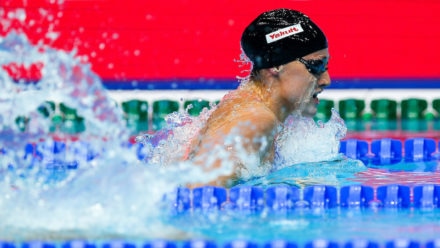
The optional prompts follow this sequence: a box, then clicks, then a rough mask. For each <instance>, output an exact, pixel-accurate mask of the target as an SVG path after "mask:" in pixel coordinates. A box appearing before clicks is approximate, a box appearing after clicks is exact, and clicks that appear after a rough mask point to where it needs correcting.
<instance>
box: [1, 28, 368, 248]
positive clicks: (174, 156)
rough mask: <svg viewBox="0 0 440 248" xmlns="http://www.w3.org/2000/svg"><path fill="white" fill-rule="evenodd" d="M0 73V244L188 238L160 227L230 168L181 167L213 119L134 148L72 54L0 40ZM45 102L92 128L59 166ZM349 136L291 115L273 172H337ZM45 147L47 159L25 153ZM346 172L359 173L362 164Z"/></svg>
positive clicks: (179, 126) (15, 36) (172, 126)
mask: <svg viewBox="0 0 440 248" xmlns="http://www.w3.org/2000/svg"><path fill="white" fill-rule="evenodd" d="M34 64H40V65H43V66H42V67H41V78H38V79H37V82H35V83H28V82H24V81H23V80H16V79H13V78H12V77H11V75H10V74H9V73H8V72H7V70H6V68H8V67H9V66H10V65H22V66H24V67H29V66H31V65H34ZM0 66H1V68H2V69H1V70H0V87H1V88H2V91H0V103H1V104H0V149H2V150H1V152H0V209H2V210H4V211H0V219H1V222H0V240H30V239H36V238H38V239H40V240H41V239H58V240H61V239H72V238H85V239H104V238H120V237H124V238H140V237H141V238H158V237H160V238H172V239H176V238H188V237H191V234H190V233H185V232H184V231H182V230H181V229H179V228H177V227H174V226H170V225H168V224H167V223H166V222H165V221H163V216H164V214H165V213H166V211H163V209H164V205H163V196H164V194H167V193H169V192H172V191H173V190H174V189H175V188H176V187H177V186H179V185H185V184H187V183H192V182H198V183H200V182H208V181H212V180H213V179H214V178H216V177H217V176H219V175H222V174H228V172H229V171H230V170H231V169H232V167H231V166H227V163H225V164H224V166H223V167H222V168H220V169H219V170H216V171H211V172H209V173H208V172H204V171H202V169H201V168H199V167H197V166H193V165H191V164H190V163H189V162H177V161H178V160H179V158H180V157H181V156H182V155H183V154H184V153H185V150H184V149H183V148H184V147H186V144H187V143H188V141H189V140H190V139H191V138H192V137H194V136H195V135H197V133H198V131H199V130H200V128H201V127H202V126H203V124H204V123H205V122H206V120H207V118H208V117H209V115H210V113H211V112H212V110H205V111H204V112H203V113H202V114H201V115H200V117H197V118H196V117H190V116H189V115H188V114H187V113H173V114H172V115H170V116H168V122H169V123H168V126H167V127H166V128H165V129H163V130H161V131H159V132H157V133H156V134H154V135H152V136H148V137H147V136H145V135H143V136H139V137H138V138H137V142H138V143H137V144H135V145H128V144H127V141H128V138H129V134H128V132H127V130H126V128H125V122H124V120H123V114H122V112H121V110H120V109H119V108H117V107H116V104H115V103H114V102H113V101H112V100H111V99H110V98H109V96H108V94H107V92H106V91H105V89H104V87H103V86H102V84H101V81H100V79H99V77H98V76H97V75H96V74H94V73H93V72H92V71H91V70H90V65H88V64H84V63H81V62H80V60H79V59H77V58H76V57H75V54H74V53H66V52H63V51H59V50H56V49H52V48H50V47H47V46H44V45H38V46H34V45H32V44H30V43H29V41H28V40H27V38H26V36H25V35H24V34H20V33H16V32H10V33H9V34H8V35H7V36H6V37H0ZM17 81H18V82H17ZM22 81H23V82H22ZM48 100H51V101H54V102H62V103H64V104H66V105H68V106H69V107H71V108H74V109H76V110H77V111H78V115H80V116H82V117H84V120H85V126H86V129H85V131H84V132H83V133H81V134H78V135H77V136H78V137H77V138H78V139H79V140H80V141H81V142H82V143H80V142H78V141H72V140H69V139H68V138H66V137H64V138H66V139H65V146H66V147H70V148H69V149H71V150H66V152H65V153H63V154H62V155H60V156H61V157H56V156H53V155H52V157H50V156H49V155H47V154H44V149H48V150H51V149H52V150H53V149H54V148H53V147H54V146H56V145H55V143H54V141H53V140H52V135H53V133H50V132H49V128H48V127H49V126H50V125H51V124H50V121H51V117H53V116H54V115H55V113H49V118H48V117H47V116H43V115H41V113H40V112H39V111H38V106H41V105H42V104H43V103H44V102H45V101H48ZM21 116H27V117H28V122H27V125H26V130H25V132H23V131H22V130H20V129H19V128H17V125H16V120H17V119H18V118H20V117H21ZM345 131H346V130H345V125H344V123H343V121H342V120H341V119H340V118H339V116H338V115H337V113H336V112H335V111H334V112H333V117H332V119H331V120H330V121H329V122H328V123H325V124H323V123H321V124H318V125H316V124H315V123H314V122H313V120H311V119H306V118H300V117H299V116H291V117H290V118H289V119H288V121H287V122H286V128H285V130H284V132H283V133H281V134H280V136H279V138H278V140H277V147H278V149H277V160H276V164H275V165H274V167H273V168H272V170H273V171H275V172H276V171H281V170H282V169H284V168H295V171H297V172H298V170H299V171H301V168H300V167H292V166H291V165H292V164H300V163H305V162H316V161H335V160H337V161H339V164H338V165H337V166H340V161H341V157H340V155H339V154H338V148H339V140H340V139H341V138H342V137H343V136H344V135H345ZM55 134H57V133H56V132H55ZM58 134H59V133H58ZM42 141H44V142H43V144H44V145H43V146H42V147H40V149H42V150H40V152H42V153H43V158H44V159H36V158H35V157H34V156H29V154H28V153H27V152H26V151H25V149H23V147H25V146H26V145H27V144H29V143H32V142H34V143H38V142H40V143H41V142H42ZM137 145H142V146H143V149H144V154H145V157H146V159H145V160H146V161H147V162H145V161H140V160H139V159H138V157H137V155H136V149H137ZM45 146H46V148H45ZM75 146H78V147H77V148H75ZM66 149H67V148H66ZM75 149H76V150H75ZM69 151H70V152H71V153H69ZM48 156H49V158H48ZM90 156H91V157H93V159H90ZM69 159H70V160H72V161H73V160H75V163H77V164H78V168H77V169H74V170H72V169H69V168H68V166H67V167H66V166H65V164H63V163H65V161H67V160H69ZM57 161H58V162H57ZM59 161H64V162H59ZM60 164H61V166H60ZM49 165H51V166H49ZM165 165H166V166H165ZM308 168H310V167H308ZM346 168H352V169H353V168H354V169H353V170H352V171H351V172H353V171H359V170H361V168H360V165H359V164H356V163H351V164H346ZM317 170H318V169H317ZM329 170H330V169H329ZM248 171H258V168H248ZM268 173H269V171H264V173H261V171H258V173H257V172H256V173H255V174H251V175H248V178H252V177H256V176H271V174H268ZM353 173H354V172H353ZM267 178H268V177H266V179H267ZM256 184H257V183H256ZM260 184H261V181H260ZM161 209H162V210H161ZM165 209H166V206H165ZM165 219H166V218H165Z"/></svg>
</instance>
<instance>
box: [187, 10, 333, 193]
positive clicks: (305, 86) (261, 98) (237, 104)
mask: <svg viewBox="0 0 440 248" xmlns="http://www.w3.org/2000/svg"><path fill="white" fill-rule="evenodd" d="M241 47H242V50H243V52H244V54H245V55H246V57H247V58H248V59H249V60H250V61H251V62H252V69H251V72H250V75H249V77H248V79H247V80H245V81H244V82H242V83H241V84H240V86H239V87H238V88H237V89H236V90H233V91H231V92H229V93H228V94H227V95H225V97H224V98H223V99H222V100H221V102H220V103H219V104H218V106H217V107H216V109H215V110H213V112H212V113H211V115H210V116H209V118H208V120H207V122H206V124H205V126H204V127H203V128H202V129H201V131H200V133H199V134H198V135H197V136H196V137H195V138H194V139H193V140H192V141H191V145H190V149H189V153H188V157H187V158H186V159H188V160H191V161H193V162H194V163H195V164H200V165H204V166H205V167H206V168H211V169H213V168H219V167H220V166H222V161H233V163H234V165H233V167H234V170H233V171H232V172H231V174H229V175H224V176H220V177H219V178H218V179H217V180H215V181H213V182H211V183H210V184H211V185H216V186H224V187H230V186H233V185H234V184H236V182H237V180H238V179H239V178H240V177H241V175H240V174H241V173H242V171H243V169H244V170H246V169H248V168H255V166H249V164H247V163H257V164H258V165H257V167H258V166H259V167H270V165H271V164H272V163H273V161H274V155H275V140H276V135H277V133H279V132H280V131H281V130H282V128H283V123H284V121H285V120H286V118H287V117H288V116H289V115H290V114H292V113H295V112H297V113H298V112H299V113H302V115H303V116H307V117H313V116H314V115H315V113H316V111H317V105H318V103H319V100H318V97H317V96H318V94H320V93H321V92H322V91H323V90H324V88H325V87H327V86H329V85H330V76H329V73H328V70H327V69H328V67H327V63H328V60H329V51H328V45H327V39H326V37H325V35H324V33H323V32H322V31H321V29H320V28H319V27H318V26H317V25H316V24H315V23H313V22H312V21H311V20H310V18H309V17H307V16H306V15H304V14H303V13H301V12H298V11H295V10H290V9H276V10H272V11H268V12H265V13H263V14H261V15H260V16H258V17H257V18H256V19H255V20H254V21H253V22H251V23H250V25H249V26H247V27H246V29H245V30H244V32H243V34H242V37H241ZM236 137H239V138H236ZM219 148H221V149H223V151H225V152H226V156H227V158H225V157H224V155H220V154H221V152H218V151H220V150H218V149H219ZM240 148H242V149H243V150H244V151H245V152H246V153H247V154H250V155H253V156H254V158H256V159H254V160H252V162H250V161H243V159H242V156H241V155H240V154H239V153H241V152H242V151H241V149H240ZM207 163H209V164H207Z"/></svg>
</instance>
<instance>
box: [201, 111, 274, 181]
mask: <svg viewBox="0 0 440 248" xmlns="http://www.w3.org/2000/svg"><path fill="white" fill-rule="evenodd" d="M238 121H240V120H238ZM241 123H242V125H238V126H234V127H232V126H227V125H225V126H223V127H221V128H219V129H218V130H217V132H215V133H214V134H208V135H207V137H205V139H206V140H205V141H204V142H203V143H204V145H203V146H200V147H198V149H197V152H196V153H195V158H196V159H195V160H193V161H194V162H195V164H200V165H204V166H206V164H205V163H206V160H207V159H206V156H216V155H217V154H212V149H213V147H214V146H216V145H221V146H223V145H224V143H225V138H226V135H223V134H225V133H234V134H236V135H238V136H240V137H242V138H243V139H242V140H243V141H244V142H243V148H244V149H245V150H246V152H248V153H252V154H258V155H259V156H260V160H261V162H262V163H267V162H269V163H270V162H272V160H273V152H272V151H273V137H274V131H275V127H276V125H277V121H276V120H275V117H274V116H271V115H263V114H262V115H260V116H258V118H250V117H249V116H242V120H241ZM233 128H234V130H232V129H233ZM264 143H266V144H264ZM263 146H266V147H263ZM225 148H226V150H227V151H228V154H229V155H228V158H226V159H228V160H229V161H233V162H234V164H235V165H234V167H235V168H234V171H233V172H232V173H231V174H229V175H225V176H220V177H218V178H217V180H215V181H213V182H210V183H209V184H210V185H216V186H228V185H230V183H231V182H232V183H233V182H234V181H236V180H237V179H238V178H237V171H238V170H239V169H240V168H242V167H244V164H243V162H242V161H241V160H240V159H239V156H238V153H239V152H240V151H237V150H236V148H235V147H234V146H226V147H225ZM222 159H225V158H220V157H217V158H216V159H215V161H214V163H213V164H211V165H210V168H212V169H215V168H219V167H220V166H221V163H222Z"/></svg>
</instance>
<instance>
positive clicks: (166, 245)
mask: <svg viewBox="0 0 440 248" xmlns="http://www.w3.org/2000/svg"><path fill="white" fill-rule="evenodd" d="M60 246H61V247H62V248H378V247H384V248H420V247H425V248H438V247H440V239H432V240H427V241H417V240H412V239H393V240H387V241H384V242H377V241H374V240H369V239H354V240H349V241H346V242H340V241H332V240H327V239H316V240H311V241H308V242H306V243H305V244H303V245H299V244H297V243H296V242H294V241H288V240H271V241H267V242H265V243H257V242H254V241H249V240H231V241H227V242H225V243H217V242H215V241H212V240H197V239H195V240H184V241H173V240H150V241H146V242H141V243H139V242H136V243H135V242H130V241H125V240H109V241H104V242H99V243H94V242H92V241H83V240H72V241H66V242H64V243H63V244H61V245H60ZM56 247H58V244H56V243H55V242H51V241H30V242H24V243H12V242H6V241H1V240H0V248H56Z"/></svg>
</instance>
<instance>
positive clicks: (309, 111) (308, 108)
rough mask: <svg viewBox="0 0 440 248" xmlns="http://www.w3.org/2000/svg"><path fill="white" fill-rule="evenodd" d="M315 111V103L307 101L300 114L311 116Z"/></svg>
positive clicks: (316, 110) (316, 109)
mask: <svg viewBox="0 0 440 248" xmlns="http://www.w3.org/2000/svg"><path fill="white" fill-rule="evenodd" d="M317 112H318V108H317V106H316V104H313V103H311V102H309V103H307V105H306V106H305V108H304V109H303V110H302V111H301V114H302V116H304V117H309V118H313V117H314V116H315V115H316V113H317Z"/></svg>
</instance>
